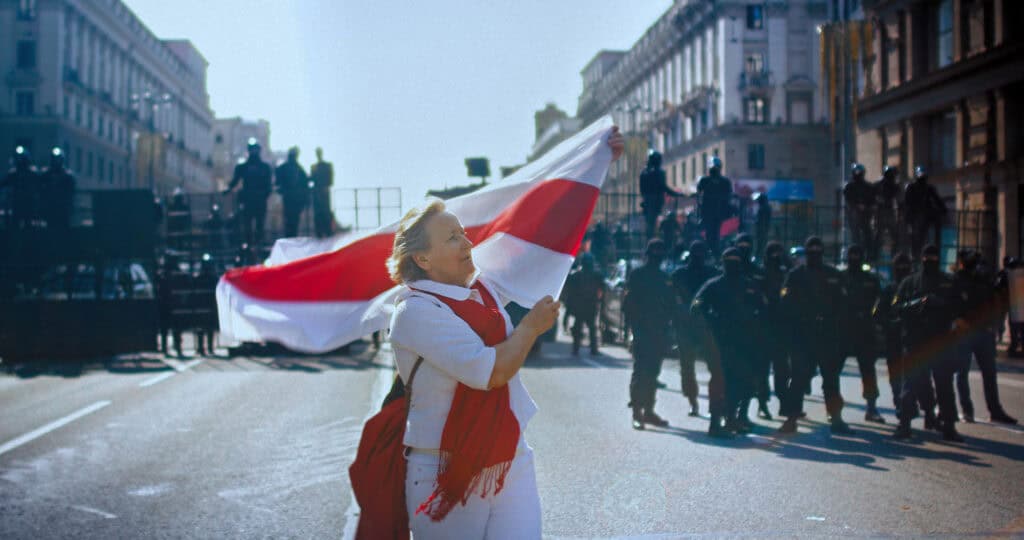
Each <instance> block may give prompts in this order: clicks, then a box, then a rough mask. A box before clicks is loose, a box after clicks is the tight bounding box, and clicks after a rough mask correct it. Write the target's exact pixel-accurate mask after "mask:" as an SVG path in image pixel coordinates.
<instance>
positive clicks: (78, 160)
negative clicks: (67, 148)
mask: <svg viewBox="0 0 1024 540" xmlns="http://www.w3.org/2000/svg"><path fill="white" fill-rule="evenodd" d="M75 170H76V171H80V170H82V149H81V148H75Z"/></svg>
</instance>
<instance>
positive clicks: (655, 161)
mask: <svg viewBox="0 0 1024 540" xmlns="http://www.w3.org/2000/svg"><path fill="white" fill-rule="evenodd" d="M647 166H648V167H661V152H657V151H651V153H650V154H648V155H647Z"/></svg>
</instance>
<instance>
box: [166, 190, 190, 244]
mask: <svg viewBox="0 0 1024 540" xmlns="http://www.w3.org/2000/svg"><path fill="white" fill-rule="evenodd" d="M191 237H192V205H191V204H189V202H188V197H187V196H185V191H184V190H183V189H181V188H180V187H177V188H174V194H173V195H172V196H171V204H170V206H168V207H167V244H168V245H169V246H170V247H171V248H172V249H176V250H181V251H187V250H189V249H190V248H191V239H192V238H191Z"/></svg>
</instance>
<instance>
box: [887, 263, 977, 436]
mask: <svg viewBox="0 0 1024 540" xmlns="http://www.w3.org/2000/svg"><path fill="white" fill-rule="evenodd" d="M893 305H894V307H895V308H896V309H897V310H898V313H899V315H900V319H901V320H902V321H903V323H904V336H905V339H906V347H907V356H906V362H905V365H904V367H905V369H904V379H903V389H902V391H901V393H900V423H901V424H904V423H906V424H909V422H910V420H911V419H913V418H914V417H916V416H917V403H916V402H917V396H920V395H922V394H924V393H926V392H928V391H929V390H928V389H927V386H928V377H929V375H930V376H931V377H932V379H933V380H934V381H935V394H936V399H937V401H938V404H939V420H940V421H941V422H942V423H943V425H944V428H945V429H953V426H954V425H955V422H956V420H957V411H956V397H955V396H954V395H953V372H954V371H955V370H956V350H955V345H954V344H952V343H950V342H949V340H948V335H949V333H950V331H951V329H952V325H953V320H954V319H956V318H957V317H959V316H960V314H961V313H962V310H963V308H962V299H961V296H960V294H959V292H958V291H957V290H956V285H955V284H954V283H953V278H952V277H950V276H949V275H948V274H946V273H944V272H942V271H940V270H938V269H937V268H934V269H932V270H921V271H918V272H917V273H915V274H912V275H911V276H910V277H908V278H906V279H904V280H903V282H902V283H900V286H899V288H898V289H897V291H896V298H895V299H894V300H893Z"/></svg>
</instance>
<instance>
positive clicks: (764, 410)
mask: <svg viewBox="0 0 1024 540" xmlns="http://www.w3.org/2000/svg"><path fill="white" fill-rule="evenodd" d="M757 414H758V416H760V417H761V418H764V419H765V420H771V419H772V413H771V412H769V411H768V401H767V400H766V401H762V402H761V404H760V405H759V406H758V408H757Z"/></svg>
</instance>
